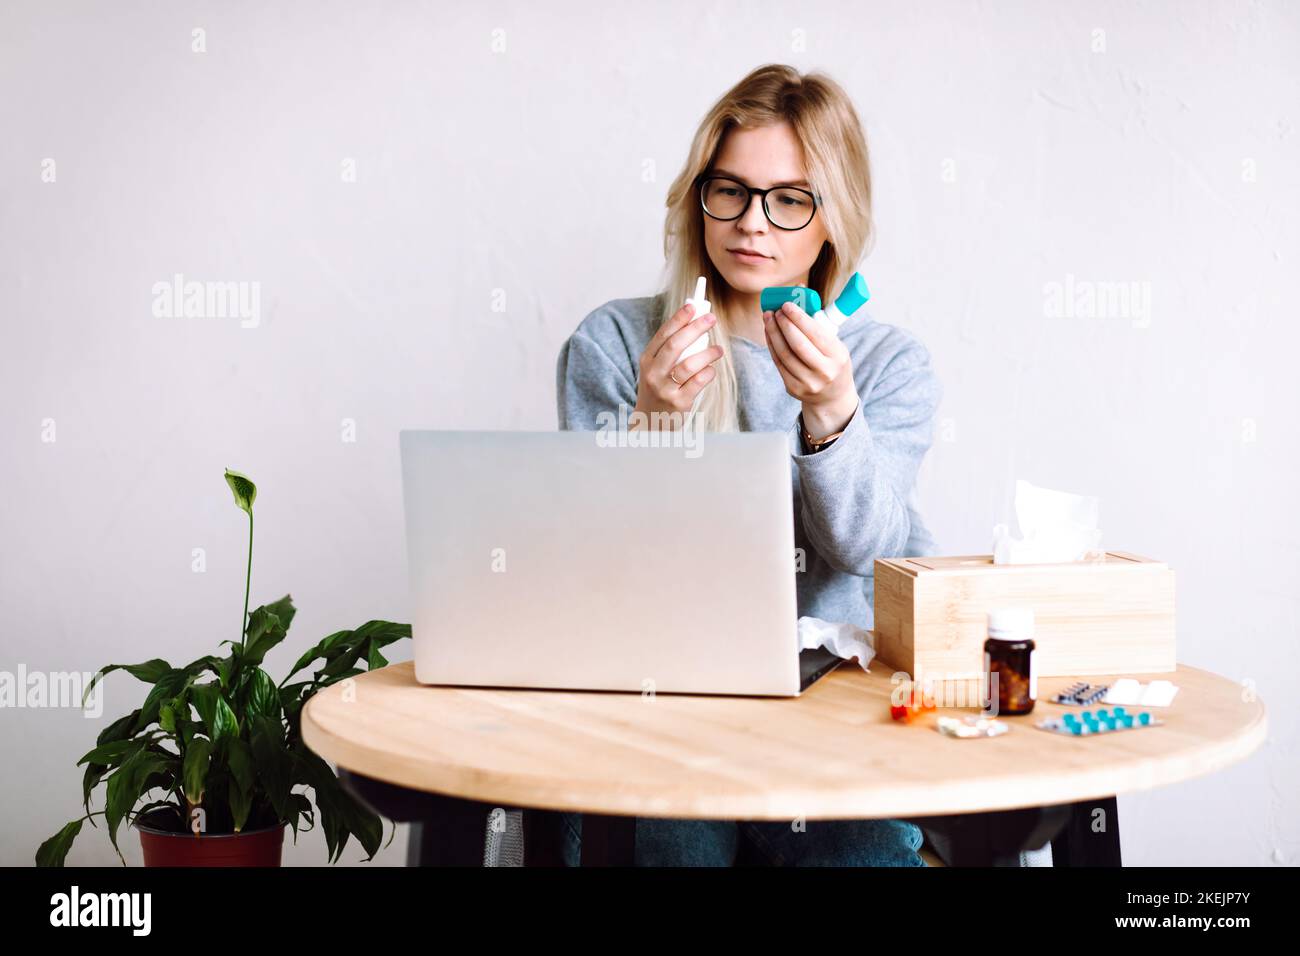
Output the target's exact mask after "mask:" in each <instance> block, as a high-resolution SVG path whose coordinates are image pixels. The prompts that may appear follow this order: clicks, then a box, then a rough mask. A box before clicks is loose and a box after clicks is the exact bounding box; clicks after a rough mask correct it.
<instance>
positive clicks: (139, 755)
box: [104, 750, 171, 862]
mask: <svg viewBox="0 0 1300 956" xmlns="http://www.w3.org/2000/svg"><path fill="white" fill-rule="evenodd" d="M170 763H171V761H169V760H168V759H167V758H165V757H162V756H160V755H159V754H155V753H150V752H149V751H147V750H140V751H137V752H136V753H133V754H132V755H131V756H130V757H128V758H127V759H126V761H125V762H123V764H122V766H120V767H118V768H117V770H116V771H114V773H113V775H112V776H111V777H109V778H108V798H107V800H106V802H105V805H104V819H105V820H107V821H108V838H109V839H110V840H111V841H112V843H113V848H114V849H117V827H118V824H120V823H121V822H122V819H123V818H124V817H125V816H126V815H127V812H128V811H130V809H131V808H132V807H133V806H135V804H136V801H137V800H139V799H140V798H141V797H142V796H143V795H144V794H145V792H146V790H147V788H146V787H145V782H146V781H148V780H149V778H150V776H152V775H153V774H155V773H160V772H162V771H164V770H166V769H167V768H168V767H169V766H170ZM118 855H119V856H121V851H118ZM123 862H125V861H123Z"/></svg>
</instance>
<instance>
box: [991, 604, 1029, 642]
mask: <svg viewBox="0 0 1300 956" xmlns="http://www.w3.org/2000/svg"><path fill="white" fill-rule="evenodd" d="M988 619H989V637H991V638H993V640H995V641H1024V640H1028V639H1029V638H1031V637H1033V636H1034V609H1033V608H1032V607H1000V608H996V609H995V610H992V611H989V612H988Z"/></svg>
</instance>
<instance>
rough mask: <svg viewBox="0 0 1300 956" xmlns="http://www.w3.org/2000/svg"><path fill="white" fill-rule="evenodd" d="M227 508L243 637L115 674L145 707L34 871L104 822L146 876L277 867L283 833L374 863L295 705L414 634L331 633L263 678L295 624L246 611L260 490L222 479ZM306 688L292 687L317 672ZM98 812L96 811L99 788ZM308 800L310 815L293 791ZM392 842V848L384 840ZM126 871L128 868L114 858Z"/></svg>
mask: <svg viewBox="0 0 1300 956" xmlns="http://www.w3.org/2000/svg"><path fill="white" fill-rule="evenodd" d="M225 477H226V482H227V484H229V486H230V489H231V491H232V492H233V493H234V496H235V503H236V505H238V507H239V508H240V509H241V510H243V511H245V512H247V514H248V571H247V574H246V576H245V581H244V616H243V618H242V619H241V624H240V638H239V640H238V641H237V642H235V641H222V644H228V645H230V648H229V653H227V654H225V656H218V655H213V656H208V657H202V658H199V659H198V660H196V661H194V662H192V663H190V664H186V665H185V666H183V667H173V666H172V665H171V664H169V663H167V662H166V661H165V660H162V659H160V658H155V659H153V660H150V661H145V662H144V663H142V664H112V665H110V666H108V667H105V668H104V669H103V670H101V671H99V672H98V673H97V674H96V675H95V677H94V679H93V680H92V681H91V685H90V687H89V688H87V690H86V693H87V694H89V693H90V691H91V690H92V689H93V688H94V686H95V683H96V682H97V681H98V680H99V679H100V678H102V677H103V676H104V675H105V674H108V673H109V672H110V671H115V670H123V671H126V672H127V673H128V674H130V675H131V676H132V677H135V678H136V679H137V680H141V681H144V682H145V683H146V684H150V685H151V688H150V690H149V694H148V696H147V697H146V698H145V701H144V703H143V704H142V705H141V706H140V707H139V708H137V709H135V710H133V711H131V713H129V714H127V715H125V716H124V717H122V718H120V719H119V720H116V721H114V722H113V723H111V724H110V725H109V726H108V727H106V728H104V731H103V732H102V733H101V734H100V735H99V737H98V739H97V740H96V741H95V747H94V748H93V749H92V750H91V751H90V752H89V753H87V754H86V755H85V756H83V757H82V758H81V760H79V761H78V765H79V766H80V765H82V764H84V765H85V768H86V769H85V774H84V777H83V779H82V803H83V805H84V806H85V810H86V813H85V815H84V816H82V817H81V818H80V819H77V820H73V821H72V822H70V823H69V824H67V825H66V826H65V827H63V828H62V829H61V830H60V831H59V832H58V833H56V834H55V835H54V836H52V837H50V838H49V839H48V840H46V841H45V842H44V843H42V844H41V846H40V849H38V850H37V851H36V863H37V865H38V866H62V865H63V863H64V860H65V858H66V857H67V854H68V849H69V847H71V845H72V842H73V840H75V839H76V837H77V834H78V833H80V832H81V827H82V824H83V823H85V822H86V821H87V820H89V821H90V822H91V826H95V825H96V824H95V822H94V818H95V817H97V816H102V817H103V818H104V822H105V823H106V824H107V828H108V837H109V839H110V840H111V841H112V843H113V848H114V849H115V850H117V851H118V857H119V858H121V856H122V853H121V850H120V849H118V845H117V837H118V828H119V827H120V826H121V824H122V822H123V821H126V822H128V823H130V824H132V825H134V826H135V827H136V829H137V830H138V831H139V833H140V842H141V846H142V849H143V851H144V862H145V865H146V866H246V865H263V866H278V865H279V864H280V850H281V847H282V846H283V841H284V829H285V827H286V826H290V827H293V831H294V839H295V841H296V840H297V834H298V828H299V825H300V824H305V825H306V827H307V828H308V829H314V828H315V826H316V816H317V813H319V820H320V827H321V829H323V830H324V831H325V844H326V848H327V849H328V851H329V860H330V862H331V863H333V862H335V861H337V860H338V859H339V858H340V856H341V855H342V853H343V848H344V846H346V845H347V842H348V839H349V838H350V837H356V838H357V840H358V841H359V842H360V843H361V846H362V847H363V848H364V849H365V851H366V853H367V856H366V859H367V860H369V859H372V858H373V857H374V855H375V853H376V851H377V850H378V849H379V846H380V842H381V840H382V837H383V824H382V822H381V821H380V819H379V817H377V816H376V815H375V814H374V813H372V812H370V810H368V809H367V808H366V807H365V806H363V805H362V804H361V803H360V802H358V801H357V800H356V799H355V798H354V797H353V796H352V795H351V794H349V793H348V792H347V791H346V790H344V789H343V786H342V785H341V784H340V782H339V779H338V777H337V776H335V774H334V771H333V770H332V769H331V768H330V766H329V764H327V763H326V762H325V761H324V760H323V759H321V757H319V756H318V755H317V754H315V753H313V752H312V751H311V750H309V749H308V748H307V746H306V745H305V744H304V743H303V740H302V734H301V731H300V716H301V713H302V708H303V705H304V704H305V703H306V702H307V701H308V700H310V699H311V697H312V695H313V694H315V693H316V692H317V691H319V690H320V689H321V688H323V687H328V686H329V685H331V684H333V683H335V682H337V681H343V680H347V679H349V678H351V677H353V676H354V675H356V674H360V673H364V672H365V671H366V670H369V669H372V668H376V667H383V666H385V665H386V664H387V663H388V661H387V660H386V659H385V658H384V655H383V653H382V649H383V648H384V647H386V646H387V645H389V644H391V643H393V642H394V641H398V640H401V639H402V638H404V637H410V635H411V627H410V625H409V624H394V623H392V622H389V621H369V622H367V623H365V624H363V625H361V626H360V627H358V628H356V629H355V630H350V631H338V632H336V633H334V634H331V635H329V636H328V637H326V638H324V639H323V640H321V641H320V642H319V643H317V644H316V646H314V647H312V648H310V649H309V650H308V651H306V652H305V653H304V654H303V655H302V656H301V657H299V658H298V660H297V662H296V663H295V664H294V666H293V669H292V670H291V671H290V673H289V675H288V676H287V677H286V678H285V679H284V680H282V681H281V682H280V683H278V684H277V683H276V682H275V681H274V680H273V679H272V677H271V676H270V675H269V674H268V673H267V672H266V671H265V670H263V669H262V661H263V659H264V658H265V657H266V653H267V651H269V650H271V648H273V647H275V646H276V645H277V644H279V643H280V642H281V641H283V640H284V639H285V636H286V635H287V633H288V630H289V624H290V622H292V620H293V616H294V613H295V610H294V606H293V602H292V601H291V600H290V598H289V596H288V595H285V596H284V597H282V598H280V600H278V601H275V602H273V603H271V604H266V605H263V606H262V607H259V608H257V609H255V610H254V611H253V613H252V614H249V613H248V596H249V587H250V585H251V584H252V572H253V501H254V499H255V498H256V497H257V487H256V486H255V485H254V484H253V482H252V481H250V480H249V479H248V478H247V477H245V476H244V475H241V474H239V473H238V472H234V471H230V470H229V469H227V470H226V474H225ZM313 665H314V670H313V673H312V674H311V676H310V677H303V678H301V679H299V680H296V681H294V680H293V678H294V677H296V676H298V675H299V674H301V673H302V672H303V671H304V670H306V669H308V668H310V667H313ZM101 784H102V785H103V787H104V791H105V799H104V808H103V809H102V810H95V811H93V812H92V811H91V809H90V799H91V793H92V791H94V790H95V789H96V788H97V787H99V786H100V785H101ZM299 787H304V788H310V789H311V791H312V792H313V794H314V798H315V806H314V808H313V803H312V801H311V800H309V799H308V797H307V795H306V794H305V793H303V792H301V791H299V790H298V789H296V788H299ZM389 839H390V840H391V839H392V837H391V835H390V837H389ZM122 862H123V864H125V862H126V861H125V859H123V860H122Z"/></svg>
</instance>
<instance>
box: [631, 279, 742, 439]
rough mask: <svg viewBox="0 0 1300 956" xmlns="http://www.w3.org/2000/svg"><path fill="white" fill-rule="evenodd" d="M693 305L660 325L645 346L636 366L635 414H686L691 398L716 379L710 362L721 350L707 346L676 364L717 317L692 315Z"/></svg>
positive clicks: (689, 407) (692, 400)
mask: <svg viewBox="0 0 1300 956" xmlns="http://www.w3.org/2000/svg"><path fill="white" fill-rule="evenodd" d="M694 313H695V306H693V305H691V304H690V303H687V304H686V305H684V306H682V307H681V308H680V309H678V310H677V312H676V313H675V314H674V315H673V316H672V317H671V318H670V319H669V320H668V321H667V322H665V323H664V324H663V325H662V326H660V327H659V331H657V332H656V333H655V334H654V336H653V337H652V338H651V339H650V341H649V342H648V343H647V344H646V347H645V351H644V352H642V353H641V360H640V362H639V363H638V366H639V368H640V375H639V377H638V379H637V386H636V411H639V412H644V413H645V414H646V415H651V414H653V413H654V412H688V411H690V409H691V405H692V404H694V402H695V396H696V395H698V394H699V393H700V391H701V390H702V389H703V388H704V386H706V385H708V384H709V383H710V382H711V381H713V380H714V378H716V377H717V374H718V372H717V369H715V368H714V367H713V363H714V362H716V361H717V360H718V359H720V358H722V354H723V353H722V347H721V346H719V345H710V346H709V347H708V348H706V349H702V350H701V351H699V352H696V353H695V354H694V355H692V356H690V357H689V358H685V359H682V360H681V361H680V362H678V361H677V357H678V356H679V355H681V354H682V350H683V349H685V348H686V347H687V346H689V345H690V344H691V343H692V342H694V341H695V340H696V339H698V338H699V337H700V336H701V335H703V334H704V333H705V332H707V331H708V330H709V329H710V328H711V327H712V326H713V324H714V323H715V322H717V321H718V319H717V316H715V315H714V314H713V313H712V312H706V313H705V314H704V315H701V316H695V315H694Z"/></svg>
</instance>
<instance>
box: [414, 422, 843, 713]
mask: <svg viewBox="0 0 1300 956" xmlns="http://www.w3.org/2000/svg"><path fill="white" fill-rule="evenodd" d="M633 434H635V433H633ZM618 435H619V433H617V432H608V433H605V437H609V436H618ZM599 436H601V433H599V432H519V431H512V432H473V431H403V432H402V433H401V450H402V490H403V496H404V500H405V508H406V545H407V557H408V562H409V571H410V578H411V597H412V606H413V619H412V632H413V633H412V636H413V638H414V650H415V673H416V678H417V679H418V680H419V681H420V682H422V683H426V684H454V685H476V686H493V687H531V688H569V689H577V690H612V691H633V692H637V693H644V692H646V691H653V692H656V693H688V694H749V695H775V696H797V695H798V694H799V693H800V691H801V690H803V689H805V688H807V687H808V686H810V685H811V683H812V682H813V681H815V680H816V679H818V678H820V677H821V676H823V675H824V674H826V673H828V672H829V671H830V670H832V669H834V667H835V666H836V665H838V664H839V663H841V661H840V659H839V658H837V657H835V656H834V655H832V654H830V653H829V652H827V651H824V650H817V651H804V652H802V653H800V650H799V645H798V635H797V631H796V620H797V611H796V602H795V581H794V575H795V554H794V516H793V500H792V491H791V483H790V482H791V465H790V451H789V445H788V439H787V438H786V436H785V435H784V434H782V433H779V432H744V433H738V434H737V433H729V434H717V433H703V434H699V435H697V437H696V442H697V444H695V446H694V447H684V446H682V445H680V444H679V446H677V447H674V446H673V445H672V444H667V445H665V446H663V447H627V446H626V444H625V445H624V446H623V447H609V444H610V443H608V442H606V443H605V444H602V443H601V439H600V437H599ZM624 437H626V436H624ZM643 437H644V435H643Z"/></svg>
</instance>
